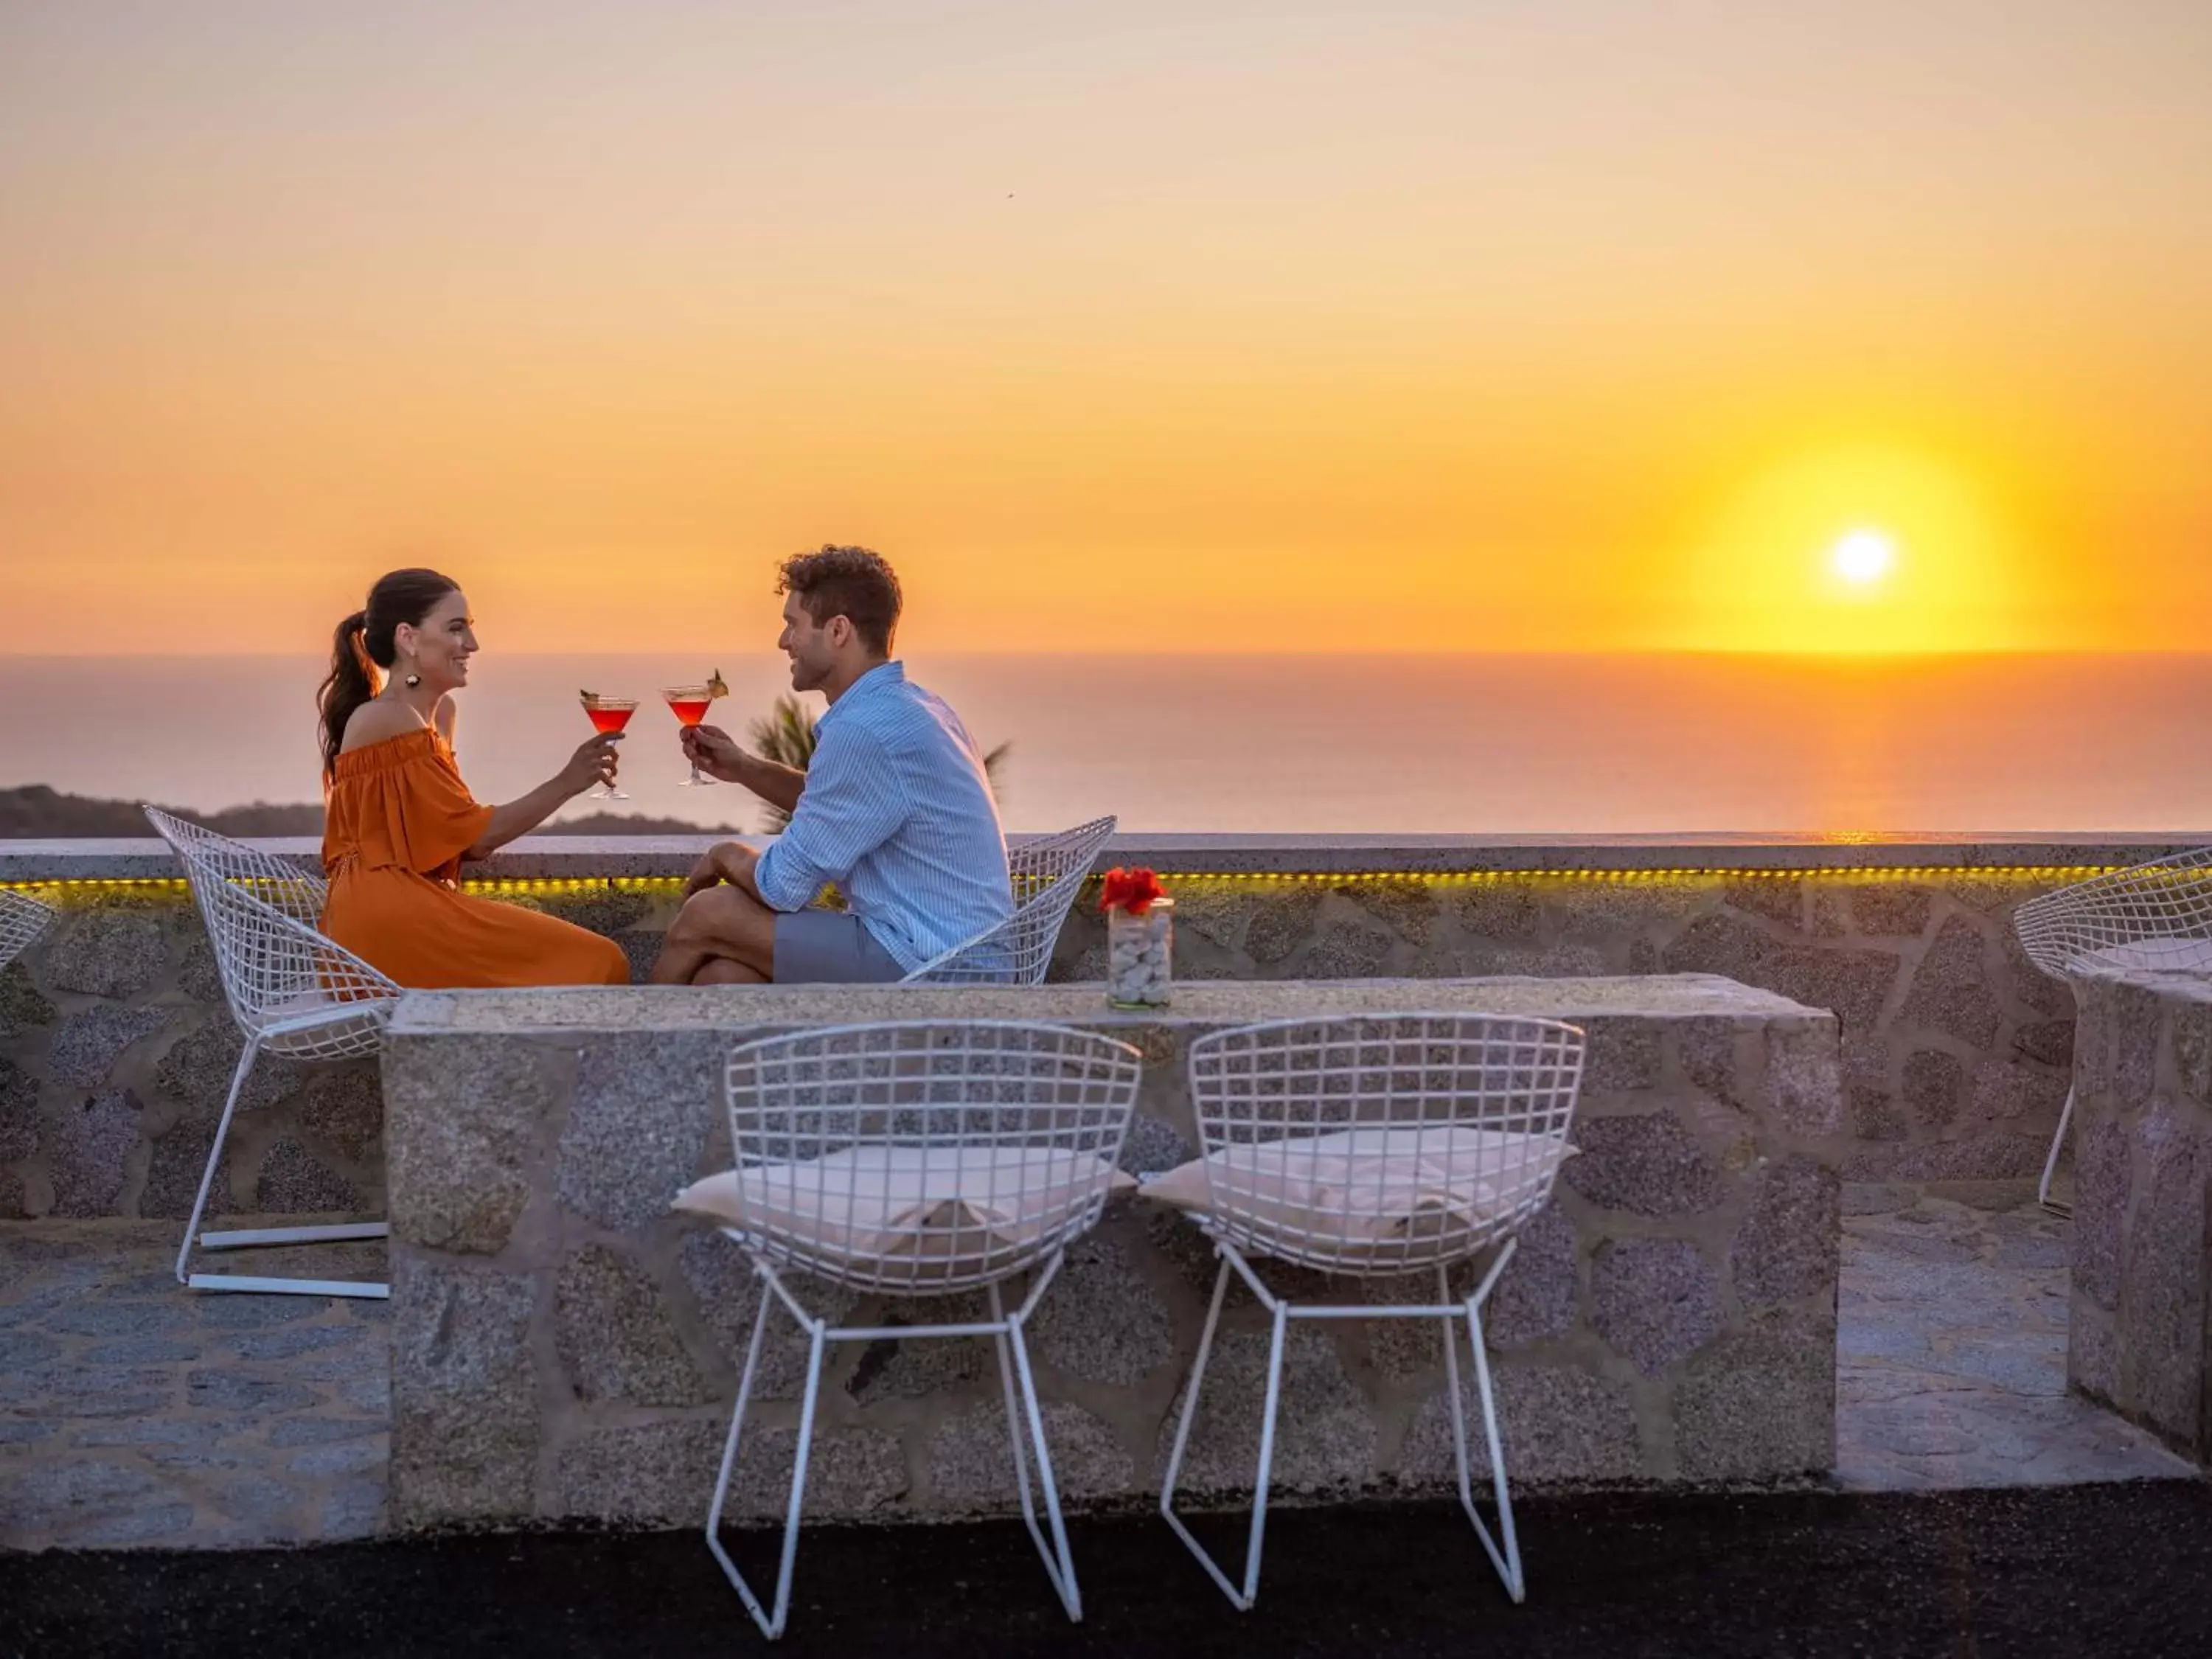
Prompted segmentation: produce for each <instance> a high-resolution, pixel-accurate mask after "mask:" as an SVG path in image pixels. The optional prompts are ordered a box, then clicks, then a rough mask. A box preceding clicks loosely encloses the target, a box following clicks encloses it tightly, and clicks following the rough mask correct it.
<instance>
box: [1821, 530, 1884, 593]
mask: <svg viewBox="0 0 2212 1659" xmlns="http://www.w3.org/2000/svg"><path fill="white" fill-rule="evenodd" d="M1896 562H1897V544H1896V543H1895V542H1894V541H1893V540H1891V539H1890V538H1889V537H1887V536H1886V535H1884V534H1883V533H1882V532H1881V531H1879V530H1854V531H1852V532H1850V534H1849V535H1847V536H1844V537H1842V538H1839V539H1838V541H1837V543H1836V544H1835V546H1834V547H1833V548H1832V549H1830V550H1829V553H1828V563H1829V565H1830V566H1831V567H1832V568H1833V569H1834V571H1835V573H1836V574H1838V576H1841V577H1842V578H1843V579H1844V580H1845V581H1847V582H1849V583H1850V584H1851V586H1854V587H1866V586H1871V585H1872V584H1873V583H1875V582H1878V581H1880V580H1881V579H1882V578H1883V577H1884V576H1887V574H1889V572H1890V568H1891V567H1892V566H1893V565H1894V564H1895V563H1896Z"/></svg>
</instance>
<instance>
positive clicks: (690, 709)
mask: <svg viewBox="0 0 2212 1659" xmlns="http://www.w3.org/2000/svg"><path fill="white" fill-rule="evenodd" d="M660 695H661V696H664V697H665V698H667V699H668V712H669V713H670V714H673V715H675V716H676V723H677V724H678V726H682V727H684V729H685V730H686V731H689V730H690V728H691V727H693V726H696V725H698V724H699V722H700V721H702V720H705V719H706V718H707V709H708V706H709V705H710V704H712V703H713V702H714V693H713V692H712V691H710V690H708V688H707V687H706V686H705V685H704V684H699V685H664V686H662V687H661V688H660ZM713 782H714V779H712V778H710V777H707V776H704V775H702V773H701V772H700V770H699V763H698V762H696V761H694V762H692V763H691V775H690V777H688V778H686V779H684V781H683V782H681V783H679V784H678V785H677V787H678V788H679V789H703V788H705V787H708V785H709V784H711V783H713Z"/></svg>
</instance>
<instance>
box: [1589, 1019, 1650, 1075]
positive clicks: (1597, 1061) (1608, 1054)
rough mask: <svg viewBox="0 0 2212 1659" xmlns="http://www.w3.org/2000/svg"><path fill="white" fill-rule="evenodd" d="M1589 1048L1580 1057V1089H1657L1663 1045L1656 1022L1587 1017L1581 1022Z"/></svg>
mask: <svg viewBox="0 0 2212 1659" xmlns="http://www.w3.org/2000/svg"><path fill="white" fill-rule="evenodd" d="M1583 1036H1585V1037H1586V1038H1587V1039H1588V1042H1589V1048H1588V1050H1587V1052H1586V1053H1585V1054H1584V1056H1583V1091H1584V1092H1585V1093H1595V1092H1598V1091H1612V1090H1634V1089H1656V1088H1657V1087H1658V1086H1659V1083H1660V1079H1661V1075H1662V1066H1661V1062H1662V1057H1663V1054H1664V1049H1665V1044H1664V1042H1663V1040H1662V1031H1661V1028H1660V1026H1659V1024H1658V1022H1656V1020H1648V1019H1588V1020H1584V1021H1583Z"/></svg>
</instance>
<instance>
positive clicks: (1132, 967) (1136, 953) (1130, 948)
mask: <svg viewBox="0 0 2212 1659" xmlns="http://www.w3.org/2000/svg"><path fill="white" fill-rule="evenodd" d="M1174 962H1175V901H1174V900H1173V899H1171V898H1157V899H1154V900H1153V901H1152V902H1151V903H1150V904H1149V905H1147V906H1146V907H1145V909H1144V911H1143V912H1142V914H1140V915H1130V914H1129V912H1127V910H1120V909H1115V910H1109V911H1108V912H1107V913H1106V1000H1107V1002H1108V1003H1109V1005H1110V1006H1114V1007H1116V1008H1164V1007H1166V1006H1168V999H1169V996H1170V994H1171V993H1172V991H1173V989H1174V986H1175V971H1174Z"/></svg>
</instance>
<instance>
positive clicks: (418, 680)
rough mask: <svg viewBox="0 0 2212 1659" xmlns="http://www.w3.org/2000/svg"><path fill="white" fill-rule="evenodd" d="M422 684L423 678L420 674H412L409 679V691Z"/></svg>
mask: <svg viewBox="0 0 2212 1659" xmlns="http://www.w3.org/2000/svg"><path fill="white" fill-rule="evenodd" d="M420 684H422V676H421V675H420V674H410V675H409V676H408V677H407V689H408V690H410V691H411V690H414V689H415V688H416V686H418V685H420Z"/></svg>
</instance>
